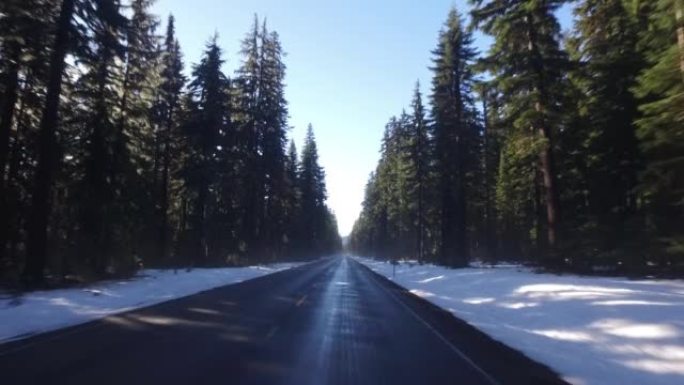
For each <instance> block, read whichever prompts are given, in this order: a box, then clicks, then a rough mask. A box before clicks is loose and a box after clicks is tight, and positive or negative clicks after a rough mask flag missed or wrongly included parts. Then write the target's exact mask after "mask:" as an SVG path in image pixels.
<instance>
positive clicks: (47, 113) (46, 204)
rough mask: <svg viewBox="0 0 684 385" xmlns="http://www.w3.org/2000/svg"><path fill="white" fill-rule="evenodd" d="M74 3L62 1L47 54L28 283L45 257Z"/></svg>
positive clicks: (36, 278)
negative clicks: (51, 46)
mask: <svg viewBox="0 0 684 385" xmlns="http://www.w3.org/2000/svg"><path fill="white" fill-rule="evenodd" d="M74 8H75V0H63V1H62V8H61V10H60V13H59V19H58V21H57V31H56V36H55V41H54V46H53V49H52V54H51V55H50V70H49V77H48V86H47V94H46V96H45V108H44V110H43V115H42V117H41V120H40V132H39V137H38V165H37V167H36V173H35V176H34V187H33V196H32V199H31V213H30V216H29V220H28V226H27V230H28V242H27V250H26V266H25V268H24V273H23V275H24V277H25V279H27V280H28V281H29V282H33V283H39V282H41V281H42V280H43V270H44V269H45V262H46V255H47V235H48V234H47V231H48V220H49V218H50V211H51V204H50V203H51V202H50V199H51V195H52V182H53V181H52V180H53V177H54V173H55V169H56V168H57V167H58V166H57V165H58V161H59V160H58V159H56V153H57V151H56V146H57V143H56V137H55V134H56V131H57V125H58V121H59V97H60V94H61V93H62V76H63V75H64V67H65V63H64V58H65V56H66V53H67V50H68V48H69V29H70V27H71V18H72V16H73V14H74Z"/></svg>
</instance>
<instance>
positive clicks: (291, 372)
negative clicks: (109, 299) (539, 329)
mask: <svg viewBox="0 0 684 385" xmlns="http://www.w3.org/2000/svg"><path fill="white" fill-rule="evenodd" d="M46 316H49V315H46ZM0 322H1V320H0ZM0 383H2V384H4V385H10V384H22V385H23V384H69V385H101V384H146V385H147V384H190V385H199V384H283V385H327V384H340V385H343V384H345V385H354V384H363V385H365V384H368V385H382V384H399V385H401V384H416V385H417V384H452V385H453V384H464V385H492V384H520V385H541V384H563V382H562V381H560V380H559V379H558V378H557V376H556V375H554V374H553V373H552V372H551V371H550V370H548V369H547V368H546V367H544V366H542V365H539V364H537V363H535V362H533V361H531V360H529V359H527V358H526V357H524V356H523V355H522V354H520V353H518V352H516V351H514V350H512V349H510V348H508V347H506V346H504V345H502V344H500V343H498V342H495V341H493V340H491V339H489V338H488V337H487V336H485V335H484V334H482V333H480V332H479V331H477V330H476V329H474V328H472V327H470V326H468V325H467V324H465V323H464V322H462V321H460V320H458V319H457V318H454V317H453V316H452V315H451V314H448V313H447V312H445V311H442V310H440V309H438V308H437V307H435V306H433V305H430V304H428V303H427V302H425V301H423V300H421V299H419V298H417V297H415V296H413V295H411V294H409V293H407V292H406V291H404V290H403V289H401V288H399V287H398V286H396V285H394V284H393V283H391V282H389V281H388V280H386V279H385V278H382V277H380V276H378V275H376V274H375V273H373V272H371V271H370V270H368V269H367V268H366V267H364V266H362V265H361V264H359V263H358V262H356V261H354V260H353V259H351V258H332V259H326V260H322V261H319V262H315V263H310V264H307V265H304V266H301V267H298V268H295V269H291V270H287V271H284V272H280V273H276V274H272V275H269V276H265V277H262V278H258V279H254V280H251V281H247V282H244V283H241V284H237V285H231V286H226V287H222V288H218V289H215V290H211V291H207V292H204V293H200V294H197V295H194V296H190V297H186V298H182V299H179V300H175V301H170V302H166V303H163V304H160V305H156V306H152V307H148V308H144V309H141V310H136V311H133V312H129V313H125V314H121V315H118V316H113V317H109V318H106V319H104V320H101V321H96V322H91V323H88V324H85V325H81V326H76V327H73V328H69V329H63V330H60V331H57V332H53V333H48V334H45V335H40V336H37V337H34V338H31V339H27V340H22V341H17V342H13V343H9V344H4V345H0Z"/></svg>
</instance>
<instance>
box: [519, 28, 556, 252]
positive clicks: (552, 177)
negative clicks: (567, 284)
mask: <svg viewBox="0 0 684 385" xmlns="http://www.w3.org/2000/svg"><path fill="white" fill-rule="evenodd" d="M525 19H526V22H527V26H528V31H527V34H528V49H529V51H530V54H531V55H532V58H533V60H532V66H533V68H534V70H535V71H536V75H537V84H535V85H534V87H535V88H536V89H535V91H537V93H538V100H537V101H536V102H535V104H534V109H535V111H536V112H537V113H538V114H539V116H540V118H539V121H538V122H536V123H535V124H534V127H532V128H533V130H534V131H537V135H539V137H541V138H542V139H544V141H545V143H544V145H543V147H542V149H541V151H540V152H539V167H540V171H541V173H542V183H543V186H544V193H545V195H544V200H545V206H546V223H547V244H548V246H549V247H550V248H551V249H553V248H555V247H556V245H557V242H558V220H559V214H560V203H559V198H558V189H557V187H556V178H557V177H556V170H555V164H554V159H553V138H552V135H551V129H550V128H549V127H548V122H546V119H545V117H546V108H545V107H544V105H543V104H542V103H543V102H546V101H547V94H546V87H545V86H546V85H545V83H544V72H545V69H544V59H543V57H542V55H541V53H540V52H539V48H538V47H537V35H536V32H537V31H536V30H535V28H534V26H533V25H532V20H531V18H530V16H529V15H528V16H526V17H525Z"/></svg>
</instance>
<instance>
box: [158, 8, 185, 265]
mask: <svg viewBox="0 0 684 385" xmlns="http://www.w3.org/2000/svg"><path fill="white" fill-rule="evenodd" d="M161 68H162V69H161V81H160V83H161V84H160V86H159V90H158V92H157V94H156V98H155V103H154V110H153V111H154V115H153V124H154V126H155V132H156V134H155V148H156V150H155V153H156V154H158V155H157V156H155V158H156V159H155V160H156V162H155V165H156V166H155V169H158V170H159V171H158V172H155V175H154V176H155V184H156V189H155V195H154V197H155V198H154V201H155V202H157V203H156V204H157V206H156V210H157V214H158V215H157V216H156V217H157V218H158V228H157V236H158V238H157V242H158V244H157V253H156V258H157V260H158V261H165V260H166V259H167V258H168V256H169V241H170V233H171V229H170V220H169V215H170V210H171V198H172V197H171V193H172V192H171V183H172V179H175V178H174V176H175V174H176V170H178V167H179V163H180V162H179V161H178V160H179V159H178V156H177V155H178V152H179V150H180V147H181V146H180V143H179V140H180V135H179V134H180V133H179V124H178V123H179V122H178V121H179V120H180V119H179V117H180V111H179V110H180V107H181V106H180V103H181V95H182V89H183V86H184V84H185V81H186V79H185V76H184V75H183V58H182V53H181V50H180V44H179V43H178V40H177V39H176V36H175V21H174V18H173V16H172V15H170V16H169V18H168V22H167V28H166V37H165V39H164V45H163V50H162V57H161ZM174 154H176V156H174ZM174 192H176V191H174Z"/></svg>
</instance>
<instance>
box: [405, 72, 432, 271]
mask: <svg viewBox="0 0 684 385" xmlns="http://www.w3.org/2000/svg"><path fill="white" fill-rule="evenodd" d="M411 108H412V110H413V111H412V122H411V146H412V148H411V160H412V163H413V170H412V175H411V178H410V180H411V184H412V188H411V199H412V200H413V201H414V202H416V203H415V206H416V207H415V209H416V211H415V221H416V258H417V259H418V261H421V262H422V261H424V260H425V255H426V246H427V244H426V237H427V234H426V226H427V223H428V222H427V218H426V216H427V201H426V197H427V193H428V189H429V175H428V174H429V172H430V162H431V157H432V152H431V147H430V138H429V136H428V124H427V119H426V116H425V107H424V106H423V97H422V95H421V92H420V83H418V82H417V83H416V88H415V90H414V93H413V101H412V102H411Z"/></svg>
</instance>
